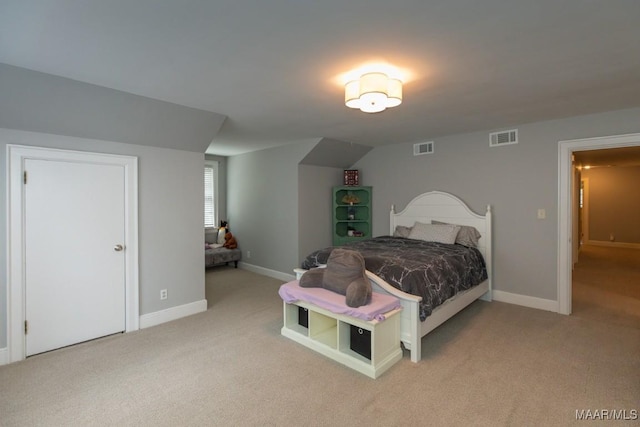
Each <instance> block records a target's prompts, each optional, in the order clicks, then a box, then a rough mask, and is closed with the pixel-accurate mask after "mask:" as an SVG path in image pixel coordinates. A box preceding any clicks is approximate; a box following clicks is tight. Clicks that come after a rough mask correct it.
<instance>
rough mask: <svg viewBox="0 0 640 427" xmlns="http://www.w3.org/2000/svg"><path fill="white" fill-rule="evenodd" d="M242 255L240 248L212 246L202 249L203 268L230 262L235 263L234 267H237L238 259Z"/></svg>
mask: <svg viewBox="0 0 640 427" xmlns="http://www.w3.org/2000/svg"><path fill="white" fill-rule="evenodd" d="M241 256H242V251H241V250H240V249H227V248H224V247H220V248H212V249H205V250H204V266H205V268H208V267H213V266H214V265H219V264H225V263H226V264H227V265H229V263H230V262H233V263H235V268H238V261H240V258H241Z"/></svg>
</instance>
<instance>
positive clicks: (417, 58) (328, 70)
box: [0, 0, 640, 155]
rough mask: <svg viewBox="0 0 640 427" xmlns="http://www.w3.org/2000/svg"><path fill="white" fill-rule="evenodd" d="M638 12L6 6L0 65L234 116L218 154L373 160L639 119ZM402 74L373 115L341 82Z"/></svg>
mask: <svg viewBox="0 0 640 427" xmlns="http://www.w3.org/2000/svg"><path fill="white" fill-rule="evenodd" d="M639 16H640V1H638V0H616V1H614V2H606V1H584V0H563V1H557V0H535V1H532V0H483V1H477V0H435V1H424V0H398V1H394V2H389V1H387V0H349V1H343V0H323V1H309V0H270V1H251V0H216V1H209V2H207V1H195V0H187V1H181V2H176V1H157V0H135V1H129V0H109V1H86V2H80V1H77V0H56V1H44V0H36V1H24V0H3V1H2V2H1V3H0V62H3V63H6V64H10V65H14V66H18V67H23V68H27V69H30V70H36V71H41V72H44V73H49V74H53V75H56V76H62V77H68V78H71V79H74V80H78V81H81V82H86V83H91V84H94V85H99V86H104V87H107V88H113V89H117V90H120V91H124V92H129V93H132V94H137V95H141V96H144V97H149V98H153V99H158V100H163V101H167V102H171V103H174V104H179V105H183V106H187V107H191V108H195V109H200V110H205V111H209V112H213V113H217V114H219V115H222V116H226V117H227V119H226V120H225V122H224V125H223V126H222V128H221V129H220V132H218V133H217V134H216V135H215V137H214V138H213V140H212V141H210V143H211V144H210V146H209V148H208V152H209V153H212V154H220V155H232V154H238V153H242V152H247V151H252V150H258V149H263V148H267V147H271V146H276V145H284V144H290V143H294V142H296V141H300V140H309V139H311V138H317V139H320V138H329V139H335V140H339V141H347V142H353V143H356V144H362V145H367V146H380V145H386V144H395V143H407V142H419V141H425V140H431V139H434V138H437V137H438V136H442V135H449V134H455V133H461V132H470V131H476V130H496V129H503V128H508V127H510V126H512V125H516V124H521V123H528V122H536V121H541V120H547V119H554V118H562V117H568V116H576V115H581V114H588V113H594V112H601V111H610V110H616V109H625V108H631V107H637V106H640V55H638V54H637V49H638V46H639V45H640V25H638V17H639ZM373 61H375V62H383V63H388V64H392V65H394V66H396V67H398V68H399V69H400V70H401V71H402V73H403V75H404V80H405V86H404V102H403V103H402V105H400V106H399V107H397V108H394V109H391V110H387V111H384V112H382V113H378V114H373V115H366V114H363V113H361V112H359V111H355V110H351V109H348V108H346V107H345V106H344V103H343V96H344V93H343V83H344V81H343V75H344V73H346V72H348V71H350V70H353V69H354V68H357V67H359V66H361V65H363V64H365V63H370V62H373Z"/></svg>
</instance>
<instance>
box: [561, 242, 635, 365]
mask: <svg viewBox="0 0 640 427" xmlns="http://www.w3.org/2000/svg"><path fill="white" fill-rule="evenodd" d="M572 291H573V299H572V300H573V301H572V302H573V304H572V305H573V313H572V315H573V316H575V317H579V318H581V319H588V320H593V321H598V322H609V323H615V324H618V325H625V326H630V327H632V328H639V329H640V250H638V249H628V248H619V247H606V246H593V245H586V246H583V247H582V249H581V250H580V256H579V257H578V263H577V264H576V266H575V268H574V270H573V289H572ZM639 357H640V356H639Z"/></svg>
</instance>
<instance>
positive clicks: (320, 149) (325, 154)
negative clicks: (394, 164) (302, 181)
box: [300, 138, 373, 169]
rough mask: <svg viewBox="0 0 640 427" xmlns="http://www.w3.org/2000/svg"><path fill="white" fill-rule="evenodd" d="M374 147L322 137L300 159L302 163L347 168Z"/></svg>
mask: <svg viewBox="0 0 640 427" xmlns="http://www.w3.org/2000/svg"><path fill="white" fill-rule="evenodd" d="M372 148H373V147H370V146H367V145H361V144H354V143H353V142H345V141H338V140H335V139H330V138H322V139H321V140H320V141H318V143H317V144H316V145H315V147H313V149H312V150H311V151H310V152H309V154H307V155H306V156H305V157H304V158H303V159H302V161H300V164H301V165H312V166H326V167H332V168H340V169H346V168H349V167H350V166H351V165H353V164H354V163H356V162H357V161H358V160H360V159H361V158H362V157H363V156H364V155H365V154H367V153H368V152H369V151H370V150H371V149H372Z"/></svg>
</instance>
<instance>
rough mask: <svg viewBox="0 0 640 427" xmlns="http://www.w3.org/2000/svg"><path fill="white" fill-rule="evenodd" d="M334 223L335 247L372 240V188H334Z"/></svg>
mask: <svg viewBox="0 0 640 427" xmlns="http://www.w3.org/2000/svg"><path fill="white" fill-rule="evenodd" d="M350 200H353V202H350ZM332 222H333V245H334V246H339V245H344V244H345V243H349V242H354V241H356V240H360V239H369V238H371V187H352V186H340V187H333V221H332Z"/></svg>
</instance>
